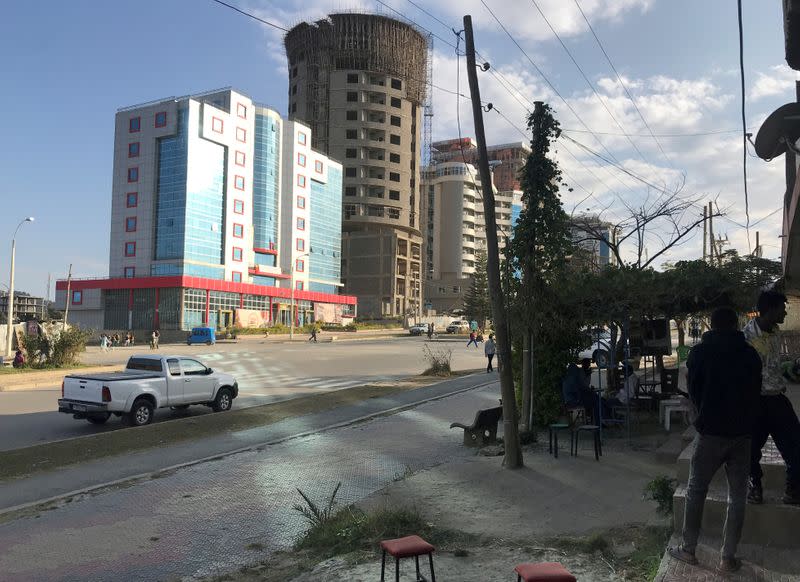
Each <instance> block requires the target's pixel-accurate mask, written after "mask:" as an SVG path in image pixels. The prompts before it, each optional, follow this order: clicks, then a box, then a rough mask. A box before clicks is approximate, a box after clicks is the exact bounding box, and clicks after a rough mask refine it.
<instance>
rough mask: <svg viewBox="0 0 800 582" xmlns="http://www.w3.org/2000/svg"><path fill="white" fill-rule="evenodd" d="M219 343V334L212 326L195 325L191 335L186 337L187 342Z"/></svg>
mask: <svg viewBox="0 0 800 582" xmlns="http://www.w3.org/2000/svg"><path fill="white" fill-rule="evenodd" d="M215 343H217V335H216V333H215V332H214V329H213V328H211V327H193V328H192V332H191V333H190V334H189V337H188V338H186V344H187V345H192V344H206V345H207V346H210V345H212V344H215Z"/></svg>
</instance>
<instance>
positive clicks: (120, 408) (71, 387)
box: [58, 356, 239, 426]
mask: <svg viewBox="0 0 800 582" xmlns="http://www.w3.org/2000/svg"><path fill="white" fill-rule="evenodd" d="M238 395H239V385H238V383H237V382H236V379H235V378H234V377H233V376H231V375H230V374H223V373H222V372H215V371H214V370H212V369H211V368H209V367H207V366H206V365H205V364H203V363H202V362H200V361H198V360H196V359H195V358H191V357H186V356H132V357H131V358H130V359H129V360H128V363H127V365H126V366H125V370H123V371H122V372H117V373H111V374H87V375H80V374H71V375H69V376H66V377H65V378H64V381H63V382H62V384H61V398H60V399H59V401H58V411H59V412H64V413H66V414H71V415H72V416H73V418H85V419H86V420H88V421H89V422H91V423H92V424H103V423H104V422H106V421H107V420H108V419H109V418H110V417H111V415H112V414H113V415H115V416H121V417H123V421H127V423H128V424H130V425H132V426H143V425H145V424H149V423H150V422H152V420H153V411H154V410H155V409H156V408H166V407H171V408H173V409H185V408H188V407H189V406H190V405H192V404H203V405H205V406H210V407H211V408H213V409H214V411H215V412H223V411H226V410H230V409H231V406H232V405H233V399H234V398H236V397H237V396H238Z"/></svg>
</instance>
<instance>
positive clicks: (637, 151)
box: [531, 0, 650, 165]
mask: <svg viewBox="0 0 800 582" xmlns="http://www.w3.org/2000/svg"><path fill="white" fill-rule="evenodd" d="M531 3H532V4H533V5H534V7H535V8H536V10H538V11H539V14H540V15H541V16H542V18H543V19H544V21H545V23H546V24H547V26H548V28H549V29H550V32H552V33H553V35H554V36H555V37H556V39H558V42H559V43H560V44H561V48H563V49H564V52H566V53H567V56H568V57H569V59H570V60H571V61H572V64H573V65H575V68H576V69H578V72H579V73H580V74H581V77H583V80H584V81H586V84H587V85H588V86H589V88H590V89H591V90H592V93H594V96H595V97H597V100H598V101H599V102H600V105H602V106H603V109H605V110H606V112H607V113H608V115H609V116H610V117H611V119H613V120H614V123H616V124H617V127H619V130H620V131H621V132H622V134H623V135H624V136H625V137H626V138H627V139H628V143H630V144H631V146H632V147H633V149H635V150H636V153H638V154H639V157H640V158H642V161H643V162H644V163H645V164H648V165H650V162H649V161H648V159H647V158H646V157H645V156H644V154H643V153H642V151H641V150H640V149H639V147H638V146H637V145H636V144H635V143H634V141H633V140H632V139H631V136H630V135H628V133H627V132H626V131H625V128H624V127H622V124H621V123H620V122H619V120H618V119H617V117H616V116H615V115H614V113H613V112H612V111H611V109H610V108H609V107H608V105H607V104H606V102H605V101H603V98H602V97H601V96H600V93H598V92H597V88H596V87H595V86H594V83H592V82H591V81H590V80H589V77H588V76H587V75H586V73H585V72H584V70H583V68H581V66H580V65H579V64H578V61H577V60H575V57H574V56H573V54H572V51H570V50H569V48H568V47H567V45H566V44H565V43H564V41H563V40H561V36H560V35H559V34H558V33H557V32H556V29H555V28H553V25H552V24H550V21H549V20H548V19H547V16H545V14H544V12H542V9H541V8H540V7H539V4H538V2H536V0H531Z"/></svg>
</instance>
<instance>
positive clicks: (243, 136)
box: [236, 127, 247, 143]
mask: <svg viewBox="0 0 800 582" xmlns="http://www.w3.org/2000/svg"><path fill="white" fill-rule="evenodd" d="M236 141H240V142H242V143H247V130H246V129H245V128H243V127H237V128H236Z"/></svg>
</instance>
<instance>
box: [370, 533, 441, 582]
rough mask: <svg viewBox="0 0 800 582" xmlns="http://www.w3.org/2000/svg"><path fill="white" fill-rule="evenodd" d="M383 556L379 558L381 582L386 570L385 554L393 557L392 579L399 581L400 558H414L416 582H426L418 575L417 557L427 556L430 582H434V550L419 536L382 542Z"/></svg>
mask: <svg viewBox="0 0 800 582" xmlns="http://www.w3.org/2000/svg"><path fill="white" fill-rule="evenodd" d="M381 548H382V549H383V556H382V557H381V582H383V581H384V572H385V570H386V552H389V554H390V555H392V556H393V557H394V579H395V581H396V582H399V581H400V558H410V557H412V556H413V557H414V561H415V562H416V564H417V582H426V579H425V577H424V576H423V575H422V574H420V573H419V557H420V556H424V555H425V554H428V562H429V563H430V565H431V582H436V574H434V573H433V552H434V551H435V550H436V548H434V547H433V546H432V545H430V544H429V543H428V542H426V541H425V540H423V539H422V538H421V537H419V536H406V537H404V538H397V539H396V540H383V541H382V542H381Z"/></svg>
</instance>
